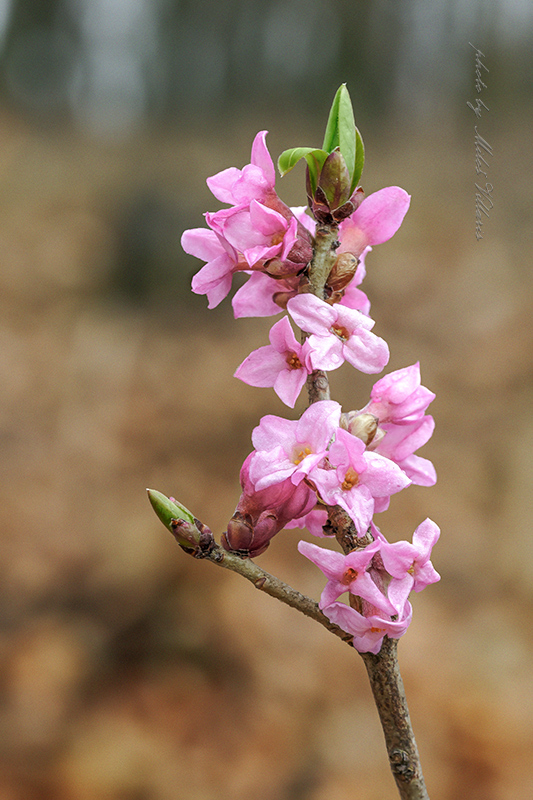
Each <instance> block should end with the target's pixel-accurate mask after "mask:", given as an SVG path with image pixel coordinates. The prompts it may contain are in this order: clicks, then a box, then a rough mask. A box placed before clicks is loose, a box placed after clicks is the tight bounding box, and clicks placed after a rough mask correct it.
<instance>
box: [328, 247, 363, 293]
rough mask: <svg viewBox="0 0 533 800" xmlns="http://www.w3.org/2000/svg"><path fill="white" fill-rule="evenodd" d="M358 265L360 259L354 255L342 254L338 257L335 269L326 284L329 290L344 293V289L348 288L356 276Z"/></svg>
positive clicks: (334, 265)
mask: <svg viewBox="0 0 533 800" xmlns="http://www.w3.org/2000/svg"><path fill="white" fill-rule="evenodd" d="M358 264H359V259H358V258H356V257H355V256H354V255H353V254H352V253H341V254H340V255H339V256H337V258H336V260H335V263H334V264H333V268H332V270H331V272H330V273H329V277H328V280H327V284H326V286H327V288H328V289H330V290H331V292H340V291H342V289H344V288H345V287H346V286H348V284H349V283H350V281H351V280H352V278H353V276H354V275H355V271H356V269H357V265H358Z"/></svg>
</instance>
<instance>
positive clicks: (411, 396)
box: [361, 362, 435, 425]
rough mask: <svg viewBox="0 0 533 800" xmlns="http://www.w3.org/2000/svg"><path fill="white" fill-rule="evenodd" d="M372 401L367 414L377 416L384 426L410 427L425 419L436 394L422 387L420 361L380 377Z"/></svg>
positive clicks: (375, 385) (372, 394)
mask: <svg viewBox="0 0 533 800" xmlns="http://www.w3.org/2000/svg"><path fill="white" fill-rule="evenodd" d="M370 398H371V399H370V403H368V405H367V406H366V407H365V408H364V409H363V411H364V412H368V413H369V414H373V415H374V416H375V417H377V418H378V419H379V422H380V424H382V423H385V422H392V423H394V424H395V425H406V424H409V423H411V422H418V421H420V420H421V419H422V418H423V416H424V414H425V412H426V409H427V407H428V406H429V404H430V403H431V402H432V401H433V400H434V399H435V395H434V394H433V392H430V391H429V389H426V387H425V386H421V385H420V364H419V363H418V362H417V363H416V364H413V365H412V366H411V367H405V368H404V369H398V370H396V371H395V372H391V373H389V374H388V375H385V376H384V377H383V378H380V380H379V381H377V382H376V383H375V384H374V386H373V388H372V391H371V393H370ZM361 413H363V412H361Z"/></svg>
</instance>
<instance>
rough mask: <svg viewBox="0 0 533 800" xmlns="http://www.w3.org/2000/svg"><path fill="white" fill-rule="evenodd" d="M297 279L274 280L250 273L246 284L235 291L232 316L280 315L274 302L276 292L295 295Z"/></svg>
mask: <svg viewBox="0 0 533 800" xmlns="http://www.w3.org/2000/svg"><path fill="white" fill-rule="evenodd" d="M297 282H298V278H296V280H292V279H291V278H285V279H283V280H276V279H275V278H271V277H270V275H267V274H265V273H264V272H252V273H251V275H250V277H249V278H248V280H247V281H246V283H245V284H244V285H243V286H241V287H240V289H237V291H236V292H235V294H234V296H233V300H232V301H231V303H232V306H233V314H234V316H235V318H236V319H238V318H239V317H271V316H273V315H274V314H280V313H281V311H282V310H283V309H282V307H281V306H279V305H277V303H275V302H274V299H273V298H274V295H276V294H277V293H278V292H287V293H291V294H296V292H297V286H296V284H297Z"/></svg>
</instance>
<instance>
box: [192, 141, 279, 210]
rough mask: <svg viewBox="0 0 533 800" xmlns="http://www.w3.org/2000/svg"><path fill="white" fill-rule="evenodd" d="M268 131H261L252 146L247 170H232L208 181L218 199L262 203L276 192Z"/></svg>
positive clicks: (233, 202)
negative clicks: (257, 201)
mask: <svg viewBox="0 0 533 800" xmlns="http://www.w3.org/2000/svg"><path fill="white" fill-rule="evenodd" d="M267 133H268V131H260V132H259V133H258V134H257V136H256V137H255V139H254V141H253V144H252V156H251V159H250V162H251V163H250V164H247V165H246V166H245V167H244V168H243V169H237V168H236V167H229V169H224V170H222V172H218V173H217V174H216V175H213V177H212V178H208V179H207V185H208V186H209V188H210V190H211V192H212V193H213V194H214V195H215V197H216V198H217V200H220V202H221V203H228V204H230V205H241V204H243V203H244V204H247V203H250V202H251V201H252V200H259V201H262V200H264V199H265V197H266V196H267V195H268V194H269V193H271V192H273V190H274V184H275V182H276V171H275V169H274V163H273V161H272V158H271V157H270V153H269V152H268V148H267V146H266V135H267Z"/></svg>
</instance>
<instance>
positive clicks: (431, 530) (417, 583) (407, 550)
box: [380, 518, 440, 608]
mask: <svg viewBox="0 0 533 800" xmlns="http://www.w3.org/2000/svg"><path fill="white" fill-rule="evenodd" d="M439 536H440V529H439V527H438V526H437V525H436V524H435V523H434V522H433V521H432V520H430V519H429V518H428V519H426V520H424V522H422V523H421V524H420V525H419V526H418V528H417V529H416V530H415V532H414V534H413V543H412V544H410V543H409V542H405V541H400V542H392V543H391V542H387V541H386V540H383V541H382V542H381V545H380V551H381V557H382V559H383V565H384V567H385V569H386V570H387V572H388V573H389V574H390V575H391V576H392V578H393V580H392V581H391V583H390V585H389V597H390V599H391V602H392V603H393V604H394V605H395V606H396V608H400V607H401V606H402V604H403V602H404V601H405V600H406V599H407V596H408V595H409V592H411V591H414V592H421V591H422V589H424V588H425V587H426V586H429V584H430V583H436V582H437V581H439V580H440V575H439V573H438V572H437V571H436V570H435V569H434V567H433V564H432V563H431V561H430V558H431V551H432V549H433V545H434V544H435V542H436V541H437V540H438V538H439Z"/></svg>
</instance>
